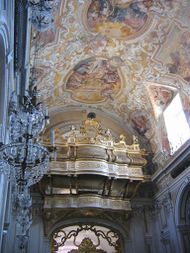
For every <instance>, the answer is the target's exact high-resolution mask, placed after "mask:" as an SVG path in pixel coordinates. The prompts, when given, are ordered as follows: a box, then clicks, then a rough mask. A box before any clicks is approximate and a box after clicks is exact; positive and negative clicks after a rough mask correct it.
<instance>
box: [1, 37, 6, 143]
mask: <svg viewBox="0 0 190 253" xmlns="http://www.w3.org/2000/svg"><path fill="white" fill-rule="evenodd" d="M0 56H1V57H0V94H1V96H0V141H1V140H2V125H3V120H4V111H5V110H4V108H5V68H6V49H5V44H4V39H3V37H2V35H1V34H0Z"/></svg>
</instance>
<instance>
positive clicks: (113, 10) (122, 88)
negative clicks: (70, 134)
mask: <svg viewBox="0 0 190 253" xmlns="http://www.w3.org/2000/svg"><path fill="white" fill-rule="evenodd" d="M189 13H190V1H188V0H155V1H153V0H134V1H130V0H78V1H76V0H62V1H60V5H59V6H58V8H57V10H56V12H55V19H54V24H53V26H52V28H51V29H49V30H48V31H45V32H42V33H40V35H37V31H36V30H35V29H33V31H32V36H31V63H32V61H33V57H32V56H33V52H34V45H35V44H36V39H37V43H38V45H40V50H39V52H38V55H37V70H38V72H37V77H38V87H39V89H40V90H41V93H42V96H43V100H44V101H45V103H46V104H47V105H48V107H49V110H50V119H51V125H50V127H52V126H61V127H62V128H64V127H67V126H68V125H70V124H74V125H77V124H80V122H81V121H82V120H84V119H85V118H86V115H87V113H88V112H91V111H92V112H95V113H96V115H97V118H98V119H99V120H101V121H102V124H103V125H104V126H105V127H109V128H111V130H112V131H113V132H114V134H116V135H117V134H118V135H119V133H124V134H125V135H126V136H127V139H128V141H129V142H130V141H131V137H132V135H133V134H135V135H138V137H139V140H140V142H141V143H142V144H143V145H145V144H147V143H150V145H151V149H152V151H153V152H154V154H157V153H158V152H159V151H160V150H162V148H163V146H164V141H165V139H166V130H165V127H164V120H163V117H162V112H163V110H164V109H165V108H166V107H167V105H168V104H169V103H170V102H171V100H172V98H173V97H174V96H175V94H176V93H178V92H180V95H181V98H182V100H183V106H184V110H185V112H186V116H187V119H188V120H189V111H190V110H189V105H190V101H189V94H190V83H189V82H190V30H189V23H190V14H189Z"/></svg>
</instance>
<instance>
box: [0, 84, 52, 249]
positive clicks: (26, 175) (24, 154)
mask: <svg viewBox="0 0 190 253" xmlns="http://www.w3.org/2000/svg"><path fill="white" fill-rule="evenodd" d="M37 96H38V92H37V90H36V88H33V89H32V88H30V90H29V91H26V92H25V95H24V96H23V97H20V96H16V94H15V93H13V95H12V97H11V99H10V103H9V126H8V132H9V143H8V144H4V145H2V146H1V148H0V172H1V173H4V174H6V175H7V176H8V178H9V180H10V181H11V182H12V185H13V188H14V193H13V197H14V198H13V199H14V206H15V209H16V215H17V218H16V220H17V229H16V235H17V238H18V239H19V240H18V241H19V245H18V247H19V249H18V250H19V251H18V252H25V251H23V250H25V248H26V245H27V238H28V231H29V228H30V226H31V223H32V218H31V210H30V209H31V205H32V199H31V196H30V186H31V185H33V184H35V183H37V182H39V181H40V179H41V178H42V177H43V175H44V174H45V173H47V169H48V162H49V152H48V151H47V149H46V148H45V147H43V145H42V144H41V143H40V137H39V136H40V133H42V131H43V130H44V128H45V125H46V123H47V121H48V119H49V117H48V112H47V109H46V108H44V107H43V105H42V103H40V102H37Z"/></svg>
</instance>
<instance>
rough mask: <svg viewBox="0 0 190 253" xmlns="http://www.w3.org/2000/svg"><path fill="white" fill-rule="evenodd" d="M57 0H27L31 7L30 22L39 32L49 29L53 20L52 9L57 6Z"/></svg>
mask: <svg viewBox="0 0 190 253" xmlns="http://www.w3.org/2000/svg"><path fill="white" fill-rule="evenodd" d="M58 3H59V0H48V1H47V0H29V3H28V5H29V7H31V10H32V15H31V23H32V25H33V26H34V27H35V28H36V29H37V30H38V31H41V32H44V31H47V30H48V29H50V28H51V27H52V25H53V22H54V18H53V16H54V11H55V9H56V7H57V6H58Z"/></svg>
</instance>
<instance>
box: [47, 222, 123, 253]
mask: <svg viewBox="0 0 190 253" xmlns="http://www.w3.org/2000/svg"><path fill="white" fill-rule="evenodd" d="M121 241H122V240H121V238H120V235H119V234H118V233H117V232H116V231H115V230H113V229H110V228H108V227H105V226H100V225H94V224H77V225H72V226H67V227H59V228H58V229H56V230H55V231H54V232H53V233H52V236H51V253H87V252H91V253H121V252H122V242H121Z"/></svg>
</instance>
